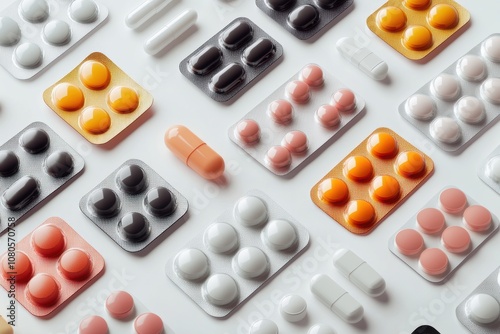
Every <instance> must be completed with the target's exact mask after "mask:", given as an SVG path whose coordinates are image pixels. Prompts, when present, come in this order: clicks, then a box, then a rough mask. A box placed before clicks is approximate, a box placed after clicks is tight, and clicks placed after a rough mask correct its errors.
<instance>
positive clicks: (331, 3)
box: [314, 0, 346, 9]
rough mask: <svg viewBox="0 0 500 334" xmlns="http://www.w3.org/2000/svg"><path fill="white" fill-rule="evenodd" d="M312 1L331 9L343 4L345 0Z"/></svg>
mask: <svg viewBox="0 0 500 334" xmlns="http://www.w3.org/2000/svg"><path fill="white" fill-rule="evenodd" d="M314 2H315V3H316V5H318V6H319V7H321V8H323V9H332V8H334V7H337V6H339V5H341V4H343V3H344V2H346V0H314Z"/></svg>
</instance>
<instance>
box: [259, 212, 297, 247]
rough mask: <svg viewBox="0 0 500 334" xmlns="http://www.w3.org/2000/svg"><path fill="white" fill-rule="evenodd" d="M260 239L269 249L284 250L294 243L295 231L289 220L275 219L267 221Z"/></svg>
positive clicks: (295, 238) (295, 239)
mask: <svg viewBox="0 0 500 334" xmlns="http://www.w3.org/2000/svg"><path fill="white" fill-rule="evenodd" d="M262 239H263V240H264V243H265V244H266V246H267V247H269V248H271V249H274V250H285V249H289V248H290V247H292V246H293V245H295V243H296V241H297V232H296V231H295V228H294V227H293V226H292V224H290V222H289V221H287V220H282V219H276V220H271V221H270V222H269V223H267V225H266V227H265V228H264V230H263V231H262Z"/></svg>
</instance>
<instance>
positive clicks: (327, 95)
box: [228, 64, 365, 176]
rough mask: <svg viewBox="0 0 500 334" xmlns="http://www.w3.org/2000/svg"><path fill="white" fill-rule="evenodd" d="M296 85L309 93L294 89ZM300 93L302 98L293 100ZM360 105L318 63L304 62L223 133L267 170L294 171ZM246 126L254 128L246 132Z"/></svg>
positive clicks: (354, 116) (355, 116) (353, 118)
mask: <svg viewBox="0 0 500 334" xmlns="http://www.w3.org/2000/svg"><path fill="white" fill-rule="evenodd" d="M294 85H295V86H294ZM291 86H293V87H291ZM300 90H303V91H304V92H305V94H307V93H308V95H309V96H306V95H302V94H299V93H297V94H295V93H296V92H297V91H299V92H300ZM290 92H291V93H294V94H295V95H294V96H295V97H293V96H291V95H290V94H289V93H290ZM300 96H304V100H303V101H300V99H299V100H297V99H298V98H299V97H300ZM346 101H347V102H348V103H346ZM364 108H365V101H364V100H363V99H362V98H361V97H360V96H359V95H358V94H356V93H354V92H353V91H352V90H350V89H349V88H346V87H345V85H344V84H343V83H342V82H340V81H339V80H338V79H337V78H336V77H334V76H333V75H331V74H329V73H327V72H326V71H324V70H323V69H322V68H321V67H320V66H319V65H316V64H308V65H306V66H304V67H303V68H302V69H301V70H300V71H299V72H298V73H296V74H294V75H293V76H292V77H291V78H290V79H289V80H287V81H286V82H285V83H284V84H282V85H281V86H280V87H278V88H277V89H276V90H275V91H274V92H272V93H271V94H270V95H269V96H268V97H266V98H265V99H264V100H263V101H262V102H260V103H259V104H258V105H257V106H256V107H254V108H253V109H252V110H250V111H249V112H248V113H247V114H246V115H245V116H243V118H242V119H241V120H239V121H238V122H236V123H235V124H233V125H232V126H231V127H230V128H229V130H228V135H229V138H230V139H231V140H232V141H233V142H234V143H235V144H236V145H238V146H239V147H240V148H241V149H243V150H244V151H245V152H246V153H247V154H249V155H250V156H252V157H253V158H254V159H255V160H256V161H257V162H258V163H260V164H261V165H262V166H264V167H265V168H267V169H268V170H270V171H271V172H272V173H274V174H276V175H281V176H284V175H288V174H291V173H292V172H294V173H293V174H295V173H296V172H298V171H299V168H298V167H300V166H301V165H304V164H305V163H306V161H307V160H309V159H312V158H313V157H314V156H316V155H317V154H315V153H318V152H317V151H319V150H320V149H321V148H322V147H323V146H325V145H328V144H331V143H332V142H333V141H334V140H336V139H337V138H338V137H340V136H341V135H342V134H343V133H344V132H345V131H347V130H348V129H349V128H350V127H351V126H352V125H354V124H355V123H356V122H357V121H358V120H359V119H360V118H361V117H362V115H363V114H364ZM251 126H253V127H254V128H255V129H256V131H258V133H257V132H256V131H254V132H256V133H255V135H253V136H247V135H246V132H249V130H251ZM300 142H302V144H295V143H300Z"/></svg>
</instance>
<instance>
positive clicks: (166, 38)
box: [144, 9, 198, 55]
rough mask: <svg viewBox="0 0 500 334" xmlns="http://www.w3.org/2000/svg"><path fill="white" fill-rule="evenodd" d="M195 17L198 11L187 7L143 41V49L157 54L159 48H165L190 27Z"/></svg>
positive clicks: (194, 21) (196, 17)
mask: <svg viewBox="0 0 500 334" xmlns="http://www.w3.org/2000/svg"><path fill="white" fill-rule="evenodd" d="M197 19H198V13H197V12H196V11H195V10H193V9H188V10H186V11H185V12H183V13H181V14H180V15H179V16H177V17H176V18H175V19H173V20H172V21H170V22H169V23H167V25H166V26H164V27H163V28H161V29H160V30H159V31H158V32H157V33H156V34H154V35H153V36H151V37H150V38H149V39H148V40H147V41H146V43H144V51H146V52H147V53H149V54H150V55H155V54H157V53H158V52H160V50H161V49H163V48H165V47H166V46H167V45H169V44H170V43H172V42H173V41H174V40H175V39H176V38H178V37H179V36H180V35H182V34H183V33H185V32H186V31H187V30H188V29H189V28H191V27H192V26H193V25H194V24H195V23H196V20H197Z"/></svg>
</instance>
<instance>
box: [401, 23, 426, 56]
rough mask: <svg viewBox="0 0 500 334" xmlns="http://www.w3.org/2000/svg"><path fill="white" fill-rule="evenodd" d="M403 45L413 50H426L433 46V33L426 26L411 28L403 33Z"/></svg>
mask: <svg viewBox="0 0 500 334" xmlns="http://www.w3.org/2000/svg"><path fill="white" fill-rule="evenodd" d="M403 45H404V46H405V47H407V48H408V49H411V50H417V51H418V50H425V49H428V48H429V47H431V45H432V33H431V32H430V30H429V29H427V28H426V27H424V26H411V27H408V29H406V30H405V32H404V33H403Z"/></svg>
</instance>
